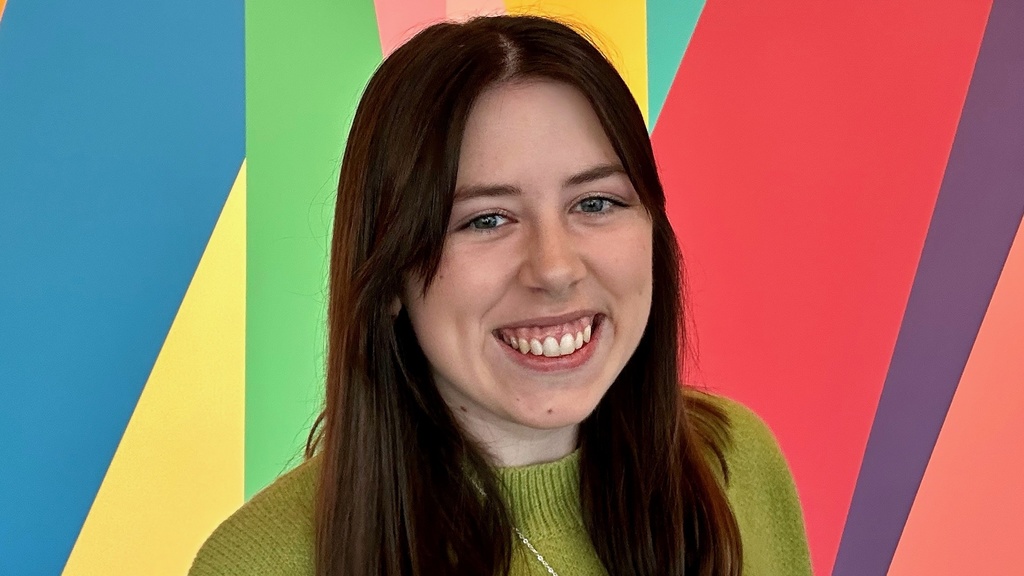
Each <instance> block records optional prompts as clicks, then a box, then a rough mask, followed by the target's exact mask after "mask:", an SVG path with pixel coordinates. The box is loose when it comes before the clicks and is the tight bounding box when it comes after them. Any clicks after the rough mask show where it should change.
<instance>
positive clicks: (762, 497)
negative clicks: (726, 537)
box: [722, 399, 811, 576]
mask: <svg viewBox="0 0 1024 576" xmlns="http://www.w3.org/2000/svg"><path fill="white" fill-rule="evenodd" d="M722 404H723V407H724V408H725V410H726V413H727V414H728V416H729V419H730V423H731V425H732V432H733V442H732V447H731V449H730V450H729V451H728V453H727V457H726V461H727V463H728V466H729V481H728V485H727V488H726V492H727V494H728V496H729V501H730V503H731V504H732V507H733V512H734V514H735V515H736V520H737V522H738V523H739V528H740V536H741V538H742V541H743V564H744V570H743V572H744V574H751V575H756V576H775V575H779V576H789V575H801V576H802V575H809V574H811V561H810V553H809V550H808V546H807V532H806V530H805V528H804V519H803V512H802V510H801V508H800V500H799V497H798V496H797V491H796V485H795V484H794V482H793V476H792V474H791V473H790V470H789V466H788V465H787V463H786V459H785V457H784V456H783V454H782V450H781V449H780V448H779V444H778V442H777V441H776V440H775V436H774V435H773V434H772V432H771V430H770V429H769V428H768V426H767V425H766V424H765V423H764V421H762V420H761V419H760V418H759V417H758V416H757V415H756V414H754V413H753V412H752V411H750V409H748V408H747V407H745V406H743V405H742V404H739V403H738V402H734V401H731V400H726V399H722Z"/></svg>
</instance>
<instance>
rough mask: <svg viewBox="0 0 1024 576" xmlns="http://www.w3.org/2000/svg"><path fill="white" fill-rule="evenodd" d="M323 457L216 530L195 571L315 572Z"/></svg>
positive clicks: (197, 575) (193, 574) (199, 575)
mask: <svg viewBox="0 0 1024 576" xmlns="http://www.w3.org/2000/svg"><path fill="white" fill-rule="evenodd" d="M318 471H319V458H313V459H311V460H308V461H306V462H303V463H302V464H300V465H299V466H298V467H296V468H295V469H293V470H292V471H290V472H288V473H286V474H284V475H283V476H281V477H280V478H278V479H277V480H275V481H274V482H273V483H272V484H270V485H269V486H267V487H266V488H264V489H263V490H262V491H260V492H259V493H258V494H256V495H255V496H253V497H252V499H251V500H249V501H248V502H246V503H245V504H244V505H243V506H242V507H241V508H239V509H238V511H236V512H235V513H234V514H232V515H231V516H230V517H229V518H228V519H227V520H225V521H224V522H223V523H221V525H220V526H218V527H217V529H216V530H214V532H213V534H211V535H210V537H209V538H208V539H207V540H206V542H205V543H204V544H203V546H202V548H200V550H199V553H198V554H197V555H196V558H195V560H194V561H193V563H192V568H191V570H189V576H214V575H217V576H221V575H224V576H227V575H232V574H239V575H241V574H268V575H269V574H277V575H281V576H286V575H287V576H291V575H307V574H309V575H311V574H313V499H314V496H315V493H316V482H317V477H318Z"/></svg>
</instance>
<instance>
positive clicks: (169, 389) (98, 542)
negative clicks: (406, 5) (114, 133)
mask: <svg viewBox="0 0 1024 576" xmlns="http://www.w3.org/2000/svg"><path fill="white" fill-rule="evenodd" d="M244 357H245V162H244V161H243V162H242V166H241V168H240V169H239V171H238V177H237V178H236V180H235V183H234V186H232V188H231V192H230V194H229V195H228V199H227V202H226V203H225V204H224V208H223V210H222V211H221V214H220V218H219V220H218V221H217V226H216V227H215V228H214V231H213V234H212V235H211V236H210V241H209V243H208V244H207V246H206V251H205V252H204V254H203V257H202V260H201V261H200V263H199V266H198V268H197V269H196V273H195V276H194V277H193V278H192V283H191V285H190V286H189V288H188V291H187V292H186V294H185V298H184V300H182V303H181V307H180V308H179V309H178V314H177V316H176V317H175V319H174V323H173V325H172V326H171V329H170V332H168V334H167V339H166V340H165V341H164V345H163V348H162V349H161V351H160V355H159V357H158V358H157V361H156V364H155V365H154V367H153V371H152V372H151V373H150V376H149V380H148V381H147V382H146V387H145V389H144V390H143V392H142V395H141V397H140V398H139V402H138V404H137V405H136V407H135V412H134V413H133V414H132V418H131V420H130V421H129V423H128V427H127V429H126V430H125V433H124V436H123V437H122V439H121V443H120V445H118V447H117V452H116V453H115V455H114V459H113V461H112V462H111V464H110V468H109V469H108V470H107V474H106V477H105V478H104V479H103V484H102V485H101V486H100V490H99V492H98V493H97V495H96V499H95V501H94V502H93V505H92V508H91V510H90V511H89V515H88V517H87V518H86V520H85V524H84V525H83V527H82V531H81V533H80V534H79V536H78V541H77V542H76V543H75V547H74V549H73V550H72V552H71V557H70V558H69V559H68V563H67V565H66V566H65V568H64V574H65V575H69V576H80V575H85V574H96V575H101V574H102V575H104V576H109V575H119V574H147V575H160V574H176V575H180V574H184V573H185V572H186V571H187V570H188V567H189V565H190V564H191V562H192V558H193V557H194V556H195V553H196V551H197V550H198V548H199V546H200V544H202V542H203V541H204V540H205V539H206V537H207V536H208V535H209V534H210V532H212V531H213V529H214V528H215V527H216V526H217V524H218V523H219V522H220V521H221V520H223V519H224V518H225V517H226V516H228V515H229V514H230V513H231V512H233V511H234V510H235V509H236V508H238V506H240V505H241V504H242V499H243V470H244V467H243V457H244V442H243V433H244V429H245V361H244V360H245V358H244Z"/></svg>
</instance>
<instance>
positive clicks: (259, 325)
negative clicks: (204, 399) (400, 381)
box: [245, 0, 381, 498]
mask: <svg viewBox="0 0 1024 576" xmlns="http://www.w3.org/2000/svg"><path fill="white" fill-rule="evenodd" d="M245 32H246V34H245V57H246V81H245V89H246V157H247V159H248V160H247V164H248V166H247V170H248V175H247V176H248V182H247V194H246V196H247V204H248V206H247V219H246V222H247V227H248V230H247V243H248V246H247V261H246V262H247V270H246V342H245V352H246V361H245V368H246V390H245V497H246V498H249V497H251V496H252V495H253V494H255V493H256V492H258V491H259V490H260V489H261V488H263V487H264V486H266V485H267V484H268V483H270V482H271V481H272V480H273V479H274V478H275V477H277V476H278V475H279V474H281V473H282V472H283V471H285V470H286V469H288V468H290V467H291V466H292V465H294V464H297V463H298V462H299V459H300V455H301V450H302V446H303V445H304V442H305V438H306V434H307V432H308V430H309V425H310V424H311V423H312V420H313V417H314V416H315V415H316V413H317V412H318V410H319V407H320V404H321V402H322V398H323V371H324V369H323V359H324V334H325V317H326V312H325V311H326V278H327V276H326V275H327V255H328V246H329V240H330V229H331V221H332V216H333V210H334V196H335V187H336V186H337V177H338V164H339V161H340V158H341V152H342V149H343V147H344V143H345V136H346V134H347V133H348V129H349V126H350V125H351V119H352V115H353V113H354V112H355V106H356V104H357V102H358V99H359V95H360V94H361V92H362V89H363V87H364V86H365V84H366V81H367V80H368V78H369V76H370V74H371V73H372V72H373V69H374V67H376V66H377V64H378V63H380V60H381V49H380V40H379V37H378V33H377V21H376V16H375V14H374V9H373V2H372V0H345V1H344V2H326V1H320V2H271V1H262V2H255V1H253V2H246V10H245Z"/></svg>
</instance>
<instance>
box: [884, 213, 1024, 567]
mask: <svg viewBox="0 0 1024 576" xmlns="http://www.w3.org/2000/svg"><path fill="white" fill-rule="evenodd" d="M1022 350H1024V225H1021V226H1020V227H1019V228H1018V230H1017V237H1016V239H1015V240H1014V244H1013V247H1012V248H1011V249H1010V255H1009V257H1008V258H1007V260H1006V265H1005V266H1004V268H1003V272H1002V274H1001V276H1000V278H999V284H998V285H997V286H996V289H995V292H994V293H993V295H992V302H991V304H990V305H989V308H988V312H987V313H986V315H985V320H984V322H982V325H981V330H980V331H979V332H978V338H977V340H976V341H975V342H974V347H973V349H972V350H971V357H970V359H969V360H968V361H967V366H966V367H965V368H964V373H963V377H962V378H961V379H960V384H959V387H958V388H957V391H956V395H955V396H954V397H953V404H952V405H951V406H950V409H949V413H948V415H947V416H946V421H945V424H943V427H942V432H941V433H940V434H939V439H938V441H937V442H936V445H935V450H934V452H933V453H932V457H931V460H930V461H929V463H928V469H927V471H926V472H925V475H924V478H923V480H922V481H921V487H920V489H919V490H918V493H917V497H916V498H915V500H914V507H913V508H912V509H911V511H910V516H909V518H908V519H907V524H906V526H905V528H904V531H903V537H902V538H901V539H900V543H899V547H898V548H897V550H896V555H895V557H894V558H893V562H892V566H891V568H890V570H889V575H890V576H904V575H907V576H910V575H915V574H951V575H952V574H1015V573H1018V572H1019V571H1020V543H1021V542H1024V526H1022V525H1021V518H1024V491H1021V489H1020V484H1021V478H1024V442H1021V439H1024V418H1022V417H1021V414H1024V386H1021V383H1022V382H1024V354H1022V353H1021V351H1022Z"/></svg>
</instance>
